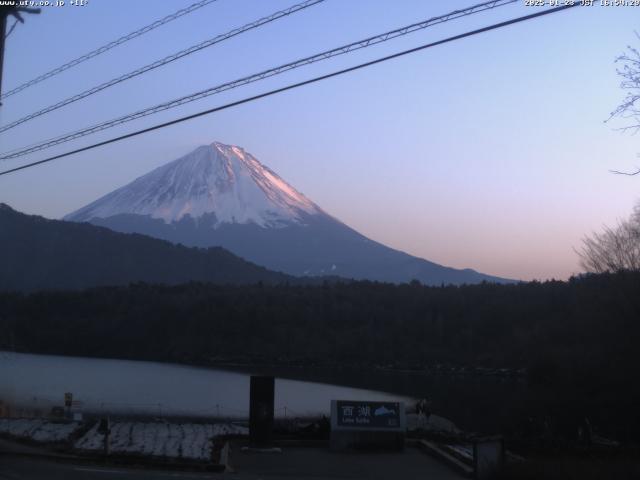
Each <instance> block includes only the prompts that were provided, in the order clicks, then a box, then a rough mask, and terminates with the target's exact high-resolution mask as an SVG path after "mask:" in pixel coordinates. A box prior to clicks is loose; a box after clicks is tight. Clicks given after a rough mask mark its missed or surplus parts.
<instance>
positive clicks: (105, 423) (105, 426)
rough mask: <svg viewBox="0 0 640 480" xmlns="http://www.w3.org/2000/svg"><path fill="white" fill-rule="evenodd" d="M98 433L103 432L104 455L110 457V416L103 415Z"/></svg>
mask: <svg viewBox="0 0 640 480" xmlns="http://www.w3.org/2000/svg"><path fill="white" fill-rule="evenodd" d="M98 433H101V434H102V435H104V437H103V438H104V444H103V446H104V456H105V457H108V456H109V447H110V445H109V441H110V438H109V437H110V436H111V425H109V418H108V417H103V418H101V419H100V425H98Z"/></svg>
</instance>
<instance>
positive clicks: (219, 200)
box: [65, 142, 509, 285]
mask: <svg viewBox="0 0 640 480" xmlns="http://www.w3.org/2000/svg"><path fill="white" fill-rule="evenodd" d="M65 219H67V220H72V221H80V222H82V221H88V222H91V223H94V224H96V225H101V226H104V227H108V228H111V229H113V230H116V231H120V232H129V233H131V232H137V233H142V234H145V235H149V236H153V237H156V238H161V239H164V240H168V241H171V242H174V243H182V244H184V245H189V246H198V247H208V246H213V245H216V246H222V247H224V248H227V249H228V250H230V251H231V252H233V253H235V254H236V255H239V256H241V257H243V258H245V259H247V260H249V261H252V262H255V263H257V264H259V265H263V266H265V267H267V268H269V269H272V270H278V271H283V272H286V273H288V274H291V275H296V276H301V275H308V276H319V275H327V274H330V275H336V276H342V277H345V278H355V279H369V280H378V281H389V282H408V281H411V280H413V279H417V280H419V281H421V282H422V283H424V284H427V285H439V284H441V283H445V284H464V283H478V282H482V281H490V282H508V281H509V280H505V279H501V278H498V277H493V276H490V275H484V274H482V273H478V272H476V271H474V270H470V269H463V270H460V269H454V268H449V267H445V266H442V265H438V264H436V263H433V262H430V261H428V260H424V259H422V258H417V257H414V256H411V255H408V254H406V253H404V252H400V251H398V250H394V249H392V248H389V247H386V246H384V245H382V244H380V243H377V242H375V241H372V240H370V239H368V238H366V237H365V236H363V235H361V234H360V233H358V232H356V231H355V230H353V229H352V228H350V227H348V226H347V225H345V224H343V223H342V222H340V221H339V220H337V219H335V218H334V217H332V216H330V215H328V214H327V213H325V212H324V211H323V210H322V209H321V208H320V207H319V206H318V205H316V204H315V203H313V202H312V201H311V200H309V199H308V198H307V197H305V196H304V195H303V194H302V193H300V192H298V191H297V190H296V189H295V188H294V187H292V186H291V185H289V184H288V183H287V182H285V181H284V180H283V179H282V178H280V177H279V176H278V175H277V174H276V173H275V172H273V171H272V170H270V169H269V168H268V167H266V166H265V165H263V164H261V163H260V162H259V161H258V160H257V159H256V158H255V157H253V156H252V155H251V154H249V153H247V152H245V151H244V150H243V149H242V148H240V147H236V146H229V145H225V144H222V143H219V142H214V143H213V144H211V145H208V146H201V147H198V148H197V149H196V150H194V151H193V152H191V153H189V154H187V155H185V156H183V157H181V158H179V159H177V160H175V161H173V162H170V163H168V164H166V165H164V166H161V167H159V168H157V169H155V170H153V171H151V172H150V173H148V174H146V175H143V176H142V177H140V178H138V179H136V180H134V181H133V182H131V183H129V184H128V185H125V186H124V187H121V188H119V189H117V190H115V191H113V192H112V193H110V194H108V195H106V196H104V197H102V198H100V199H98V200H96V201H94V202H92V203H90V204H89V205H87V206H86V207H83V208H81V209H80V210H77V211H76V212H73V213H71V214H69V215H67V216H66V217H65Z"/></svg>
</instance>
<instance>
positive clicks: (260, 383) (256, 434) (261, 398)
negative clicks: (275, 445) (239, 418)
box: [249, 375, 275, 447]
mask: <svg viewBox="0 0 640 480" xmlns="http://www.w3.org/2000/svg"><path fill="white" fill-rule="evenodd" d="M274 393H275V379H274V377H263V376H253V375H252V376H251V386H250V394H249V395H250V402H249V404H250V406H249V409H250V410H249V442H250V444H251V446H252V447H270V446H271V434H272V432H273V403H274Z"/></svg>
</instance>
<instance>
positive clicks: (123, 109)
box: [0, 0, 640, 279]
mask: <svg viewBox="0 0 640 480" xmlns="http://www.w3.org/2000/svg"><path fill="white" fill-rule="evenodd" d="M193 1H194V0H171V1H162V2H159V1H157V0H153V1H152V0H147V1H143V0H139V1H134V2H132V1H130V0H89V2H88V5H87V6H85V7H72V6H65V7H63V8H55V7H48V8H47V7H45V8H44V9H43V13H42V14H41V15H39V16H35V15H30V16H28V17H27V21H26V24H25V25H18V26H17V27H16V29H15V31H14V32H13V33H12V35H11V36H10V37H9V38H8V40H7V45H6V53H5V72H4V75H5V76H4V80H3V89H4V90H5V91H7V90H8V89H11V88H13V87H14V86H16V85H18V84H19V83H22V82H24V81H26V80H29V79H31V78H32V77H34V76H37V75H39V74H41V73H43V72H45V71H47V70H49V69H51V68H53V67H56V66H58V65H60V64H62V63H64V62H66V61H68V60H70V59H72V58H74V57H76V56H78V55H81V54H83V53H86V52H87V51H89V50H92V49H94V48H96V47H98V46H100V45H102V44H104V43H106V42H108V41H111V40H113V39H115V38H117V37H119V36H120V35H123V34H126V33H129V32H130V31H132V30H135V29H137V28H139V27H140V26H142V25H145V24H147V23H150V22H152V21H153V20H155V19H157V18H160V17H162V16H164V15H167V14H169V13H172V12H174V11H175V10H177V9H178V8H180V7H183V6H187V5H190V4H191V3H193ZM479 1H480V0H477V1H473V0H465V1H449V0H447V1H444V0H441V1H436V0H432V1H427V0H397V1H391V0H327V1H326V2H325V3H323V4H320V5H318V6H315V7H312V8H310V9H307V10H306V11H304V12H301V13H297V14H295V15H293V16H291V17H289V18H285V19H282V20H279V21H277V22H274V23H272V24H270V25H267V26H265V27H262V28H260V29H257V30H254V31H252V32H250V33H247V34H244V35H241V36H239V37H236V38H234V39H232V40H229V41H226V42H224V43H222V44H219V45H216V46H214V47H211V48H208V49H205V50H204V51H201V52H199V53H196V54H194V55H191V56H189V57H187V58H186V59H183V60H180V61H178V62H175V63H173V64H172V65H170V66H166V67H163V68H161V69H158V70H156V71H154V72H152V73H149V74H145V75H143V76H141V77H138V78H136V79H134V80H130V81H128V82H125V83H124V84H120V85H118V86H116V87H113V88H110V89H108V90H106V91H103V92H101V93H99V94H97V95H94V96H92V97H90V98H89V99H86V100H83V101H81V102H78V103H76V104H74V105H72V106H68V107H65V108H63V109H60V110H58V111H56V112H54V113H51V114H48V115H45V116H42V117H40V118H38V119H36V120H34V121H31V122H28V123H26V124H24V125H21V126H19V127H17V128H15V129H13V130H11V131H9V132H5V133H3V134H0V150H1V151H6V150H9V149H13V148H17V147H20V146H23V145H26V144H30V143H33V142H36V141H39V140H41V139H45V138H49V137H52V136H55V135H59V134H62V133H66V132H68V131H72V130H76V129H78V128H80V127H83V126H86V125H90V124H94V123H97V122H101V121H104V120H109V119H111V118H112V117H116V116H119V115H122V114H126V113H129V112H130V111H133V110H134V109H139V108H144V107H147V106H150V105H154V104H156V103H159V102H162V101H165V100H169V99H173V98H175V97H179V96H181V95H184V94H187V93H191V92H194V91H197V90H200V89H203V88H206V87H208V86H212V85H216V84H219V83H222V82H224V81H229V80H233V79H235V78H238V77H240V76H243V75H246V74H251V73H253V72H256V71H258V70H260V69H264V68H268V67H270V66H274V65H277V64H280V63H285V62H287V61H291V60H294V59H297V58H300V57H303V56H307V55H310V54H313V53H316V52H319V51H322V50H326V49H328V48H331V47H335V46H339V45H342V44H344V43H348V42H351V41H354V40H358V39H360V38H364V37H366V36H369V35H372V34H376V33H379V32H383V31H386V30H389V29H392V28H397V27H400V26H403V25H406V24H409V23H413V22H416V21H419V20H423V19H426V18H429V17H431V16H435V15H440V14H444V13H447V12H449V11H451V10H454V9H456V8H462V7H466V6H469V5H472V4H474V3H478V2H479ZM293 3H295V0H290V1H288V2H287V1H282V0H269V1H265V0H219V1H218V2H215V3H213V4H212V5H209V6H207V7H204V8H202V9H201V10H199V11H198V13H195V14H190V15H187V16H185V17H183V18H181V19H178V20H176V21H174V22H172V23H170V24H168V25H165V26H163V27H161V28H158V29H156V30H154V31H153V32H151V33H149V34H147V35H144V36H142V37H140V38H138V39H136V40H133V41H131V42H128V43H127V44H126V45H125V46H120V47H117V48H116V49H114V50H111V51H110V52H108V53H107V54H104V55H101V56H99V57H97V58H95V59H92V60H90V61H88V62H85V63H84V64H82V65H81V66H79V67H76V68H73V69H71V70H69V71H67V72H66V73H64V74H61V75H58V76H57V77H55V78H54V79H51V80H48V81H46V82H43V83H41V84H40V85H38V86H36V87H32V88H30V89H28V90H25V91H24V92H21V93H19V94H17V95H15V96H13V97H10V98H8V99H6V100H5V101H4V105H3V106H2V107H0V123H2V124H5V123H8V122H10V121H12V120H14V119H17V118H19V117H21V116H23V115H25V114H28V113H31V112H32V111H34V110H37V109H39V108H42V107H44V106H48V105H50V104H52V103H54V102H56V101H58V100H61V99H64V98H66V97H68V96H70V95H73V94H74V93H78V92H80V91H82V90H85V89H86V88H90V87H92V86H94V85H96V84H98V83H100V82H102V81H105V80H109V79H111V78H113V77H115V76H118V75H120V74H122V73H125V72H128V71H130V70H132V69H134V68H137V67H139V66H142V65H146V64H147V63H150V62H151V61H153V60H156V59H158V58H161V57H164V56H165V55H167V54H169V53H172V52H174V51H177V50H179V49H182V48H185V47H187V46H190V45H192V44H194V43H197V42H200V41H202V40H205V39H207V38H209V37H212V36H214V35H215V34H218V33H223V32H226V31H227V30H229V29H231V28H233V27H236V26H240V25H243V24H245V23H247V22H249V21H252V20H254V19H257V18H259V17H261V16H264V15H267V14H270V13H271V12H273V11H275V10H277V9H280V8H286V7H287V6H289V5H292V4H293ZM534 11H535V8H534V7H525V6H524V1H523V2H521V3H520V4H515V5H511V6H507V7H502V8H499V9H497V10H494V11H491V12H487V13H481V14H478V15H473V16H471V17H467V18H465V19H461V20H456V21H453V22H449V23H447V24H443V25H439V26H435V27H433V28H429V29H427V30H424V31H421V32H419V33H415V34H412V35H409V36H407V37H404V38H402V39H396V40H393V41H390V42H387V43H386V44H384V45H378V46H375V47H372V48H369V49H366V50H364V51H360V52H355V53H353V54H350V55H347V56H344V57H340V58H336V59H332V60H329V61H326V62H322V63H319V64H316V65H312V66H307V67H304V68H301V69H298V70H296V71H295V72H289V73H287V74H284V75H280V76H278V77H275V78H272V79H269V80H267V81H263V82H258V83H256V84H253V85H251V86H247V87H242V88H238V89H235V90H233V91H231V92H226V93H223V94H220V95H215V96H213V97H209V98H208V99H206V100H203V101H199V102H195V103H192V104H190V105H188V106H183V107H181V108H178V109H174V110H171V111H168V112H164V113H161V114H159V115H154V116H152V117H148V118H147V119H144V120H140V121H136V122H131V123H129V124H127V125H125V126H122V127H118V128H115V129H110V130H108V131H106V132H103V133H101V134H98V135H93V136H90V137H86V138H85V139H83V140H80V141H78V142H74V143H68V144H65V145H63V146H60V147H57V148H55V149H50V150H47V151H46V152H40V153H36V154H32V155H30V156H29V157H23V158H22V159H20V160H12V161H4V162H2V166H3V167H5V168H7V167H13V166H17V165H20V164H22V163H25V162H27V161H34V160H38V159H40V158H43V157H44V156H45V155H46V156H48V155H49V154H52V153H60V152H64V151H67V150H68V149H69V148H70V147H71V146H73V147H77V146H82V145H85V144H89V143H93V142H95V141H97V140H103V139H107V138H111V137H112V136H115V135H116V134H121V133H125V132H128V131H130V130H132V129H134V128H136V129H137V128H141V127H144V126H149V125H152V124H155V123H158V122H160V121H166V120H169V119H173V118H175V117H177V116H181V115H185V114H188V113H191V112H196V111H199V110H203V109H205V108H211V107H213V106H216V105H220V104H223V103H226V102H228V101H231V100H234V99H239V98H243V97H245V96H249V95H252V94H255V93H258V92H262V91H264V90H267V89H270V88H274V87H277V86H280V85H283V84H285V83H290V82H294V81H299V80H302V79H306V78H309V77H312V76H315V75H318V74H321V73H326V72H329V71H333V70H335V69H339V68H344V67H345V66H348V65H352V64H355V63H360V62H362V61H366V60H369V59H372V58H376V57H379V56H383V55H385V54H389V53H392V52H395V51H399V50H402V49H405V48H410V47H413V46H416V45H419V44H422V43H426V42H430V41H434V40H438V39H441V38H444V37H446V36H450V35H453V34H457V33H461V32H463V31H466V30H470V29H474V28H479V27H481V26H484V25H488V24H491V23H495V22H498V21H501V20H504V19H507V18H511V17H516V16H520V15H525V14H528V13H533V12H534ZM639 20H640V8H633V7H599V6H594V7H579V8H575V9H571V10H568V11H566V12H561V13H557V14H554V15H551V16H548V17H544V18H540V19H537V20H533V21H529V22H525V23H522V24H518V25H514V26H511V27H507V28H504V29H500V30H497V31H493V32H489V33H485V34H482V35H480V36H475V37H471V38H467V39H464V40H461V41H456V42H453V43H450V44H446V45H443V46H439V47H436V48H432V49H428V50H426V51H422V52H420V53H417V54H413V55H411V56H408V57H404V58H401V59H397V60H394V61H390V62H387V63H385V64H383V65H377V66H374V67H371V68H368V69H365V70H360V71H358V72H356V73H353V74H349V75H347V76H343V77H340V78H334V79H331V80H328V81H325V82H322V83H319V84H315V85H311V86H308V87H304V88H302V89H297V90H295V91H290V92H287V93H284V94H281V95H277V96H273V97H270V98H268V99H264V100H260V101H258V102H254V103H251V104H246V105H243V106H240V107H238V108H235V109H232V110H227V111H224V112H220V113H218V114H214V115H211V116H207V117H204V118H200V119H197V120H193V121H190V122H186V123H183V124H180V125H177V126H174V127H171V128H167V129H163V130H161V131H156V132H153V133H150V134H146V135H144V136H140V137H136V138H135V139H130V140H126V141H123V142H120V143H117V144H114V145H110V146H107V147H102V148H100V149H96V150H93V151H91V152H87V153H84V154H80V155H76V156H73V157H69V158H65V159H62V160H59V161H56V162H53V163H50V164H47V165H44V166H41V167H37V168H33V169H30V170H25V171H22V172H18V173H15V174H11V175H7V176H3V177H0V202H5V203H8V204H9V205H11V206H12V207H14V208H16V209H18V210H21V211H24V212H27V213H34V214H39V215H44V216H46V217H50V218H59V217H61V216H63V215H65V214H66V213H69V212H70V211H72V210H75V209H77V208H79V207H81V206H83V205H84V204H86V203H88V202H90V201H92V200H94V199H96V198H98V197H99V196H102V195H104V194H105V193H108V192H110V191H111V190H113V189H115V188H117V187H119V186H122V185H124V184H126V183H128V182H129V181H131V180H133V179H134V178H136V177H138V176H140V175H142V174H144V173H146V172H147V171H149V170H151V169H152V168H155V167H157V166H159V165H162V164H164V163H166V162H168V161H171V160H174V159H175V158H177V157H179V156H181V155H183V154H185V153H187V152H189V151H190V150H192V149H194V148H195V147H197V146H199V145H202V144H208V143H211V142H213V141H215V140H217V141H221V142H224V143H230V144H235V145H240V146H242V147H244V148H245V149H246V150H248V151H249V152H251V153H252V154H254V155H255V156H256V157H257V158H258V159H259V160H260V161H262V162H263V163H264V164H266V165H268V166H269V167H271V168H272V169H273V170H275V171H276V172H278V173H279V174H280V175H281V176H282V177H283V178H284V179H286V180H287V181H288V182H289V183H291V184H292V185H294V186H295V187H296V188H297V189H298V190H300V191H301V192H303V193H304V194H305V195H307V196H308V197H310V198H311V199H312V200H314V201H315V202H316V203H318V204H319V205H320V206H321V207H322V208H323V209H325V210H326V211H328V212H329V213H331V214H332V215H334V216H335V217H337V218H339V219H340V220H342V221H344V222H345V223H347V224H348V225H350V226H351V227H353V228H355V229H356V230H358V231H360V232H361V233H363V234H365V235H367V236H368V237H370V238H373V239H375V240H377V241H380V242H382V243H385V244H387V245H389V246H391V247H394V248H397V249H400V250H404V251H406V252H408V253H411V254H414V255H417V256H420V257H424V258H427V259H429V260H432V261H435V262H438V263H441V264H444V265H448V266H453V267H458V268H463V267H470V268H474V269H476V270H479V271H482V272H485V273H489V274H494V275H500V276H506V277H512V278H521V279H534V278H535V279H547V278H561V279H564V278H567V277H569V276H570V275H571V274H573V273H578V272H580V267H579V265H578V258H577V255H576V254H575V252H574V248H576V247H579V246H580V242H581V238H582V237H583V236H584V235H585V234H586V233H589V232H592V231H594V230H599V229H600V228H601V227H602V225H603V224H613V223H615V222H616V221H617V220H618V219H620V218H624V217H626V216H628V215H629V213H630V212H631V209H632V207H633V204H634V203H635V202H636V201H637V199H638V197H639V195H638V192H639V191H640V179H638V178H634V177H623V176H616V175H612V174H610V173H608V170H609V169H612V168H613V169H633V168H634V167H635V166H637V165H638V164H640V159H638V155H637V152H639V151H640V147H639V143H640V138H639V137H637V136H633V135H629V134H626V135H623V134H621V133H620V132H618V131H615V130H614V128H615V127H620V126H622V125H624V123H623V122H622V121H612V122H610V123H607V124H605V123H603V121H604V120H605V119H606V118H607V117H608V114H609V112H610V111H611V110H613V109H614V108H615V106H616V105H617V104H618V103H619V102H620V101H621V99H622V97H623V92H622V91H621V90H620V89H619V79H618V78H617V76H616V73H615V65H614V63H613V60H614V58H615V57H616V56H617V55H619V54H620V53H622V52H623V50H624V49H625V47H626V46H627V45H628V44H634V43H635V44H636V45H637V44H638V43H640V41H638V39H637V38H636V37H635V35H634V29H638V28H639V27H640V25H639V23H640V22H639ZM11 23H12V22H10V24H11ZM3 169H4V168H3Z"/></svg>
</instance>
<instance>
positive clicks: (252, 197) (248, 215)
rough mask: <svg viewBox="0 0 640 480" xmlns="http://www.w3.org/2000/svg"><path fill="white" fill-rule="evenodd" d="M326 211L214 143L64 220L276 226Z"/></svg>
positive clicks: (241, 153) (233, 149)
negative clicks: (207, 218)
mask: <svg viewBox="0 0 640 480" xmlns="http://www.w3.org/2000/svg"><path fill="white" fill-rule="evenodd" d="M319 213H322V210H321V209H320V208H319V207H318V206H317V205H315V204H314V203H313V202H312V201H311V200H309V199H308V198H307V197H305V196H304V195H303V194H301V193H300V192H298V191H297V190H296V189H295V188H293V187H292V186H291V185H289V184H288V183H287V182H285V181H284V180H283V179H282V178H280V177H279V176H278V175H277V174H276V173H275V172H273V171H272V170H270V169H269V168H268V167H266V166H265V165H263V164H261V163H260V162H259V161H258V160H257V159H256V158H255V157H254V156H253V155H251V154H250V153H248V152H246V151H245V150H244V149H243V148H241V147H237V146H233V145H225V144H223V143H220V142H214V143H212V144H211V145H206V146H201V147H198V148H196V149H195V150H194V151H192V152H191V153H188V154H187V155H185V156H183V157H181V158H179V159H177V160H174V161H173V162H170V163H168V164H166V165H163V166H161V167H159V168H156V169H155V170H153V171H151V172H149V173H147V174H146V175H143V176H142V177H139V178H137V179H136V180H134V181H133V182H131V183H129V184H128V185H125V186H124V187H122V188H119V189H117V190H115V191H113V192H111V193H109V194H108V195H105V196H104V197H102V198H100V199H98V200H96V201H95V202H93V203H90V204H89V205H87V206H86V207H84V208H81V209H80V210H77V211H76V212H73V213H71V214H70V215H67V216H66V217H65V219H66V220H74V221H90V220H91V219H93V218H108V217H112V216H114V215H121V214H134V215H148V216H150V217H151V218H157V219H162V220H164V221H165V223H171V222H175V221H179V220H181V219H182V218H183V217H185V216H187V215H189V216H191V217H192V218H193V219H197V218H199V217H202V216H203V215H205V214H215V218H216V222H215V224H214V227H216V226H219V225H221V224H223V223H254V224H256V225H259V226H261V227H277V226H280V225H282V224H283V223H285V222H299V221H301V217H302V214H309V215H313V214H319Z"/></svg>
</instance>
